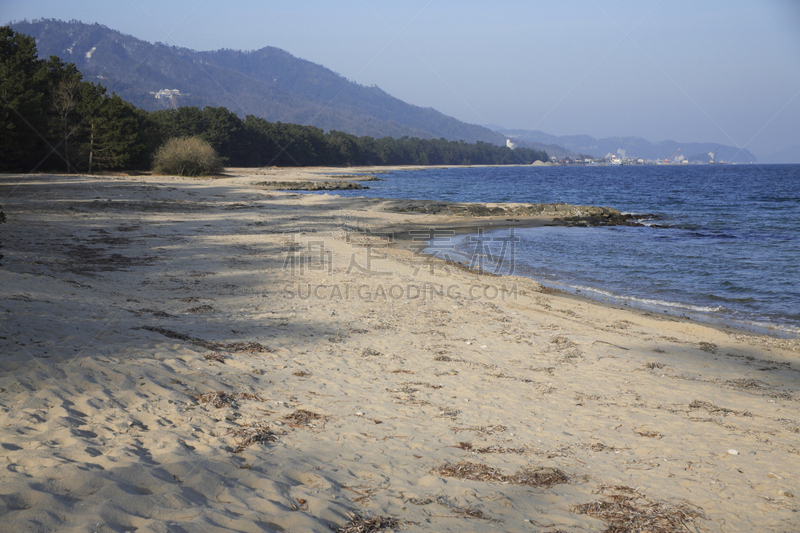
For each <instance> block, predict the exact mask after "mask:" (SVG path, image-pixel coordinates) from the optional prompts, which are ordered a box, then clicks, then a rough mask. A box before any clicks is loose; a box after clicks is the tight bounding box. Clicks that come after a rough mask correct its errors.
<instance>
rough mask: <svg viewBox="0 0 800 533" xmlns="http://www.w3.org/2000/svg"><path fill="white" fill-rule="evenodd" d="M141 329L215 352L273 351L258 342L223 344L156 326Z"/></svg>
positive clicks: (253, 352) (250, 352)
mask: <svg viewBox="0 0 800 533" xmlns="http://www.w3.org/2000/svg"><path fill="white" fill-rule="evenodd" d="M141 329H146V330H147V331H152V332H154V333H160V334H161V335H164V336H165V337H167V338H169V339H177V340H181V341H185V342H188V343H189V344H193V345H195V346H201V347H203V348H205V349H207V350H216V351H224V352H234V353H249V354H255V353H264V352H273V351H275V350H272V349H271V348H267V347H266V346H264V345H262V344H261V343H259V342H232V343H228V344H224V343H221V342H215V341H207V340H204V339H198V338H196V337H191V336H189V335H186V334H185V333H178V332H177V331H172V330H171V329H167V328H162V327H157V326H142V328H141Z"/></svg>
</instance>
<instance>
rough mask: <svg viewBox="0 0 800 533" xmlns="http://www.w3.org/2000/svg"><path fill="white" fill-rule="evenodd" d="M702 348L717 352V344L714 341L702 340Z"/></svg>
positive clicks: (709, 351) (705, 350)
mask: <svg viewBox="0 0 800 533" xmlns="http://www.w3.org/2000/svg"><path fill="white" fill-rule="evenodd" d="M700 349H701V350H703V351H704V352H708V353H714V354H715V353H717V345H716V344H714V343H713V342H701V343H700Z"/></svg>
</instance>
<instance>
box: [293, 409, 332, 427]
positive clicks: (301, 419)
mask: <svg viewBox="0 0 800 533" xmlns="http://www.w3.org/2000/svg"><path fill="white" fill-rule="evenodd" d="M283 419H284V420H287V421H289V423H290V424H292V425H294V426H309V427H314V424H313V421H314V420H321V421H322V422H325V421H326V420H327V419H328V417H326V416H323V415H319V414H317V413H312V412H311V411H306V410H305V409H298V410H297V411H295V412H294V413H292V414H290V415H286V416H284V417H283Z"/></svg>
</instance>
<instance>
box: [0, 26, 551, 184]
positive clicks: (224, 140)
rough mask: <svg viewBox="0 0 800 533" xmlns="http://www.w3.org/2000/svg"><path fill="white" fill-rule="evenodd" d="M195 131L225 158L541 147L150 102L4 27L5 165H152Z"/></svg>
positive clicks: (460, 161) (1, 143) (1, 103)
mask: <svg viewBox="0 0 800 533" xmlns="http://www.w3.org/2000/svg"><path fill="white" fill-rule="evenodd" d="M181 137H199V138H201V139H204V140H206V141H208V142H209V143H210V144H211V146H213V148H214V149H215V150H216V151H217V153H218V154H219V155H220V157H221V158H222V160H223V161H224V163H225V164H226V165H228V166H241V167H256V166H323V165H324V166H346V165H353V166H360V165H467V164H472V165H477V164H481V165H505V164H530V163H533V162H534V161H537V160H540V161H548V160H549V157H548V155H547V154H546V153H545V152H543V151H538V150H531V149H526V148H517V149H515V150H511V149H509V148H507V147H505V146H495V145H493V144H489V143H483V142H477V143H466V142H463V141H457V142H456V141H448V140H445V139H419V138H410V137H402V138H400V139H395V138H392V137H383V138H380V139H376V138H373V137H356V136H354V135H350V134H348V133H343V132H340V131H330V132H324V131H323V130H321V129H319V128H316V127H313V126H302V125H298V124H286V123H281V122H268V121H266V120H264V119H263V118H259V117H255V116H253V115H248V116H246V117H245V118H244V119H241V118H240V117H239V116H238V115H236V114H235V113H233V112H231V111H229V110H228V109H226V108H224V107H205V108H203V109H200V108H198V107H180V108H178V109H171V110H160V111H151V112H148V111H145V110H143V109H140V108H137V107H135V106H133V105H132V104H130V103H128V102H126V101H124V100H122V99H121V98H120V97H119V96H117V95H116V94H113V93H112V94H111V95H109V94H107V90H106V89H105V87H103V86H102V85H100V84H96V83H92V82H88V81H84V80H83V79H82V76H81V73H80V72H78V70H77V68H76V67H75V65H74V64H72V63H64V62H63V61H62V60H61V59H60V58H58V57H57V56H50V58H49V59H47V60H44V59H39V58H38V55H37V51H36V42H35V40H34V38H33V37H30V36H28V35H24V34H19V33H16V32H14V31H13V30H12V29H11V28H10V27H9V26H3V27H0V172H33V171H59V172H64V171H66V172H90V173H91V172H94V171H97V170H115V169H139V170H146V169H150V168H151V166H152V161H153V155H154V154H155V152H156V151H157V150H158V148H159V147H160V146H162V145H163V144H164V143H165V142H166V141H167V140H169V139H172V138H181Z"/></svg>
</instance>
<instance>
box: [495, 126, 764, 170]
mask: <svg viewBox="0 0 800 533" xmlns="http://www.w3.org/2000/svg"><path fill="white" fill-rule="evenodd" d="M496 131H498V132H499V133H502V134H503V135H506V136H507V137H509V138H510V139H512V140H514V141H517V140H519V141H521V142H531V143H540V144H545V145H559V146H563V147H564V148H565V149H566V150H567V151H569V152H572V153H575V154H586V155H591V156H594V157H604V156H605V155H606V154H609V153H612V154H616V153H617V150H619V149H623V150H625V153H626V156H627V157H631V158H641V159H645V160H647V159H649V160H663V159H665V158H669V157H671V156H672V155H673V154H674V153H675V152H676V151H677V150H678V149H680V152H679V155H683V156H684V157H686V158H687V159H688V160H689V161H691V162H694V161H700V162H704V163H707V162H708V161H709V159H710V157H709V155H708V153H709V152H711V153H714V152H716V153H717V159H716V160H717V161H726V162H728V163H755V162H756V156H755V155H753V154H752V153H751V152H750V151H748V150H740V149H739V148H736V147H735V146H727V145H723V144H718V143H696V142H694V143H679V142H675V141H661V142H658V143H653V142H650V141H648V140H646V139H642V138H641V137H607V138H604V139H595V138H594V137H591V136H590V135H560V136H557V135H550V134H547V133H544V132H542V131H538V130H533V131H532V130H510V129H504V128H496ZM548 153H550V152H548ZM551 155H556V154H555V153H552V154H551Z"/></svg>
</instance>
